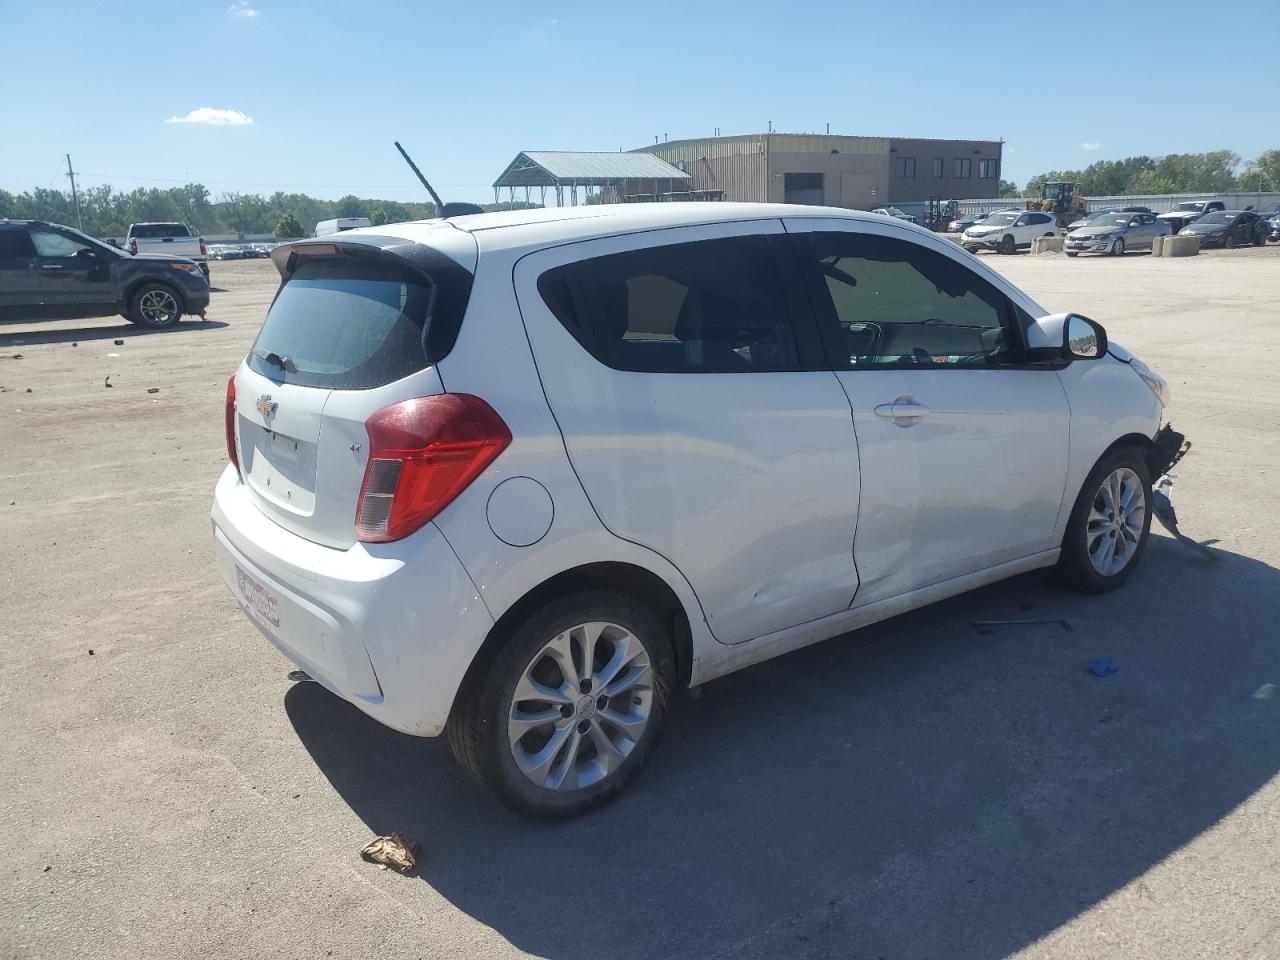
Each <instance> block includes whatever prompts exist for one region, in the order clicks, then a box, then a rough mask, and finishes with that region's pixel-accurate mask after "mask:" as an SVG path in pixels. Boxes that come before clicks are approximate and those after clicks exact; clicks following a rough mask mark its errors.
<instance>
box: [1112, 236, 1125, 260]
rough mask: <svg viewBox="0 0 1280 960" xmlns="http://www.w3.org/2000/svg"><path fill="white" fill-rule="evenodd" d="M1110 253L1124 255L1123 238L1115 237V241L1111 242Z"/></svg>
mask: <svg viewBox="0 0 1280 960" xmlns="http://www.w3.org/2000/svg"><path fill="white" fill-rule="evenodd" d="M1111 255H1112V256H1113V257H1123V256H1124V240H1122V239H1120V238H1119V237H1117V238H1116V242H1115V243H1113V244H1111Z"/></svg>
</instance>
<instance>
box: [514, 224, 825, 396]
mask: <svg viewBox="0 0 1280 960" xmlns="http://www.w3.org/2000/svg"><path fill="white" fill-rule="evenodd" d="M785 257H791V258H792V259H791V261H790V263H788V262H787V261H786V260H785ZM795 270H796V264H795V260H794V256H793V255H792V254H791V251H790V249H789V248H788V247H787V245H786V243H785V239H784V238H781V237H772V238H770V237H765V236H746V237H726V238H720V239H715V240H698V241H694V242H691V243H677V244H668V245H665V246H657V247H648V248H645V249H641V250H631V251H627V252H625V253H616V254H610V255H608V256H603V257H596V258H593V259H590V260H583V261H579V262H577V263H572V264H568V265H567V266H564V267H559V268H557V269H555V270H551V271H549V272H547V273H545V274H543V275H542V277H541V278H540V279H539V281H538V289H539V292H540V293H541V294H542V297H543V300H544V301H545V302H546V303H547V306H548V307H550V308H551V311H552V313H554V314H555V315H556V317H557V318H558V319H559V320H560V322H561V323H563V324H564V326H565V328H566V329H567V330H568V331H569V332H570V333H572V334H573V336H574V337H575V338H577V340H578V342H579V343H581V344H582V345H583V346H584V347H585V348H586V349H587V350H588V351H590V353H591V354H592V355H593V356H594V357H595V358H596V359H597V360H599V361H600V362H602V363H604V364H606V365H607V366H610V367H612V368H614V369H615V370H631V371H642V372H647V373H751V372H761V371H782V370H805V369H814V368H815V367H817V366H821V365H822V364H823V358H822V355H821V344H820V343H819V342H818V338H817V329H816V326H815V325H814V322H813V317H812V314H811V312H809V311H807V310H804V309H801V307H800V304H799V303H798V301H797V300H796V297H795V296H793V292H797V291H799V285H798V277H797V276H796V274H795ZM801 295H802V294H801Z"/></svg>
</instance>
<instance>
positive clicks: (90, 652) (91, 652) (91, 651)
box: [89, 648, 93, 657]
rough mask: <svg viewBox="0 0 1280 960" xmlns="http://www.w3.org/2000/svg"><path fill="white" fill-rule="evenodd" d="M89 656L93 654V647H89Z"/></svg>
mask: <svg viewBox="0 0 1280 960" xmlns="http://www.w3.org/2000/svg"><path fill="white" fill-rule="evenodd" d="M89 656H91V657H92V656H93V649H92V648H90V649H89Z"/></svg>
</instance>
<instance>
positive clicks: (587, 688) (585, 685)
mask: <svg viewBox="0 0 1280 960" xmlns="http://www.w3.org/2000/svg"><path fill="white" fill-rule="evenodd" d="M582 692H583V693H590V692H591V678H590V677H587V679H585V680H583V681H582Z"/></svg>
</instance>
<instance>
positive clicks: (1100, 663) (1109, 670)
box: [1089, 657, 1120, 679]
mask: <svg viewBox="0 0 1280 960" xmlns="http://www.w3.org/2000/svg"><path fill="white" fill-rule="evenodd" d="M1119 669H1120V667H1119V666H1118V665H1117V664H1116V662H1115V661H1114V660H1108V659H1107V658H1106V657H1097V658H1095V659H1093V660H1090V661H1089V672H1090V673H1092V674H1093V675H1094V676H1095V677H1103V678H1104V679H1105V678H1106V677H1109V676H1111V675H1112V674H1113V673H1115V672H1116V671H1117V670H1119Z"/></svg>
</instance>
